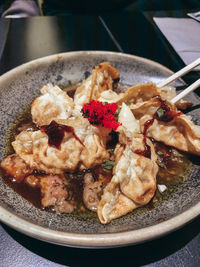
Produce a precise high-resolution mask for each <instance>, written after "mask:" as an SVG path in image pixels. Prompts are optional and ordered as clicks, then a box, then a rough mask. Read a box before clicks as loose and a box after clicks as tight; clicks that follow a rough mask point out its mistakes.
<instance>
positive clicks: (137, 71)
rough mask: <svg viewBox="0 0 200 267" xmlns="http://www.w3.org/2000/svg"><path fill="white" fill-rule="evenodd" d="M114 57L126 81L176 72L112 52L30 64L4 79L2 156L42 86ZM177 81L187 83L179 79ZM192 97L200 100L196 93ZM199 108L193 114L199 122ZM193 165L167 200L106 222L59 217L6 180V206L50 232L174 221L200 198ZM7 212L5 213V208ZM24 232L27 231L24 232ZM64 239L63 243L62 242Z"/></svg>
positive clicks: (0, 189)
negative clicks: (15, 124)
mask: <svg viewBox="0 0 200 267" xmlns="http://www.w3.org/2000/svg"><path fill="white" fill-rule="evenodd" d="M102 61H109V62H110V63H111V65H113V66H114V67H116V68H117V69H118V70H119V72H120V77H121V82H122V83H125V84H129V85H133V84H136V83H142V82H147V81H153V82H155V83H158V82H160V81H161V80H163V79H165V77H168V76H169V75H171V71H170V70H168V69H167V68H165V67H163V66H161V65H159V64H157V63H154V62H152V61H149V60H145V59H143V58H138V57H134V56H130V55H125V54H121V53H112V52H74V53H65V54H61V55H55V56H50V57H46V58H43V59H38V60H35V61H33V62H30V63H27V64H24V65H22V66H20V67H18V68H16V69H14V70H12V71H10V72H8V73H7V74H5V75H3V76H2V77H0V116H1V125H0V127H1V129H0V159H3V157H4V156H5V155H6V142H7V134H8V129H9V127H10V125H11V124H12V123H13V122H14V121H15V120H16V118H17V117H18V115H19V113H20V112H22V111H23V110H24V109H25V108H26V107H27V105H28V104H30V103H31V102H32V101H33V99H34V98H35V97H36V96H38V95H39V92H40V88H41V87H42V85H44V84H47V83H49V82H51V83H53V84H57V85H59V86H61V88H63V87H65V86H67V85H69V84H74V83H77V82H79V81H81V80H83V79H85V77H87V75H88V74H89V73H90V72H91V69H92V67H93V66H95V65H97V64H99V63H100V62H102ZM176 85H181V82H180V81H179V82H178V83H177V84H176ZM188 98H189V100H190V101H192V102H193V103H194V104H198V103H199V99H197V96H194V95H193V94H191V95H190V96H189V97H188ZM198 112H199V110H198V109H193V110H192V111H191V112H190V113H189V114H190V115H192V116H193V118H194V120H195V122H196V123H197V124H198V122H199V114H198ZM192 160H193V166H192V168H191V170H190V172H189V174H188V176H187V178H186V179H184V181H183V182H182V183H180V184H179V185H178V186H174V188H172V189H171V192H168V193H165V194H163V198H162V201H160V202H159V203H157V204H156V205H155V207H154V208H153V209H152V210H150V209H148V208H146V207H143V208H139V209H137V210H135V211H133V212H131V213H130V214H128V215H126V216H123V217H122V218H119V219H116V220H114V221H112V222H111V223H110V224H108V225H102V224H100V222H99V221H98V219H97V218H96V217H95V216H93V215H92V216H91V217H84V216H76V215H70V214H69V215H56V214H52V213H48V212H46V211H41V210H39V209H37V208H35V207H34V206H33V205H32V204H31V203H29V202H28V201H26V200H25V199H23V198H22V197H21V196H19V195H18V194H16V193H15V192H14V191H13V190H12V189H10V188H9V187H8V186H7V185H6V184H5V183H4V181H3V180H2V179H1V178H0V206H1V207H3V208H4V209H6V210H7V211H8V212H9V213H10V214H13V215H15V216H17V217H18V218H19V219H20V218H21V219H24V220H26V221H28V222H31V223H32V224H33V225H37V226H41V227H42V228H44V230H46V231H48V229H50V230H55V231H61V232H63V233H64V234H66V235H67V234H80V235H90V234H95V235H99V234H110V233H123V232H127V231H132V230H138V231H139V230H140V229H142V228H144V227H148V226H153V225H157V224H158V223H159V222H160V220H161V219H162V220H164V221H166V220H169V219H171V218H173V217H175V216H177V215H179V214H181V213H183V212H185V211H187V210H189V209H190V208H192V207H193V206H195V205H196V204H197V203H199V202H200V180H199V177H198V176H199V175H198V172H199V169H200V168H199V162H198V161H199V160H198V159H197V158H195V157H193V158H192ZM0 212H2V211H0ZM22 231H23V230H22ZM58 243H59V241H58Z"/></svg>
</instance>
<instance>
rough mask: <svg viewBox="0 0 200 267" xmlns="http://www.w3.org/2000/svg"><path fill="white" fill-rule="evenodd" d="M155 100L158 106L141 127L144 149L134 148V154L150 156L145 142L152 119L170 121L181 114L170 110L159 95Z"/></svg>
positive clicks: (148, 147) (149, 150)
mask: <svg viewBox="0 0 200 267" xmlns="http://www.w3.org/2000/svg"><path fill="white" fill-rule="evenodd" d="M155 98H156V100H157V101H159V102H160V107H159V108H158V109H157V111H156V112H155V114H154V115H153V118H152V119H150V120H148V121H146V122H145V124H144V129H143V135H144V138H143V143H144V150H139V149H137V150H135V151H134V152H135V153H136V154H139V155H141V156H144V157H146V158H151V148H150V146H149V145H148V144H147V137H146V135H147V131H148V129H149V127H150V126H151V125H152V124H153V122H154V120H155V119H156V120H158V121H164V122H170V121H172V120H173V119H174V118H175V117H178V116H180V115H181V114H182V112H176V111H174V110H172V109H171V108H170V107H169V106H168V105H167V103H166V101H165V100H163V99H162V98H161V97H160V96H156V97H155Z"/></svg>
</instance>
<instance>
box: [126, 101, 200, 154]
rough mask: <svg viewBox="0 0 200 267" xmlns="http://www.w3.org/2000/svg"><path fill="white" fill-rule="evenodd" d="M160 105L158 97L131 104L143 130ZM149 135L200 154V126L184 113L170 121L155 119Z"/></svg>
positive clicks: (181, 148) (173, 109) (171, 105)
mask: <svg viewBox="0 0 200 267" xmlns="http://www.w3.org/2000/svg"><path fill="white" fill-rule="evenodd" d="M166 103H167V105H168V106H169V107H170V109H171V110H172V111H173V112H175V113H178V112H179V111H178V110H177V108H176V107H175V105H173V104H171V103H169V102H166ZM159 107H160V103H159V101H157V99H156V98H152V99H151V100H149V101H146V102H144V103H139V104H136V105H131V106H130V108H131V110H132V112H133V114H134V116H135V118H136V119H137V120H139V123H140V128H141V131H143V129H144V125H145V123H146V122H147V121H148V120H151V119H152V118H153V116H154V114H155V112H156V111H157V110H158V109H159ZM147 136H149V137H152V138H154V139H155V140H156V141H160V142H163V143H164V144H166V145H168V146H173V147H175V148H177V149H179V150H181V151H185V152H188V153H192V154H196V155H200V126H197V125H195V124H194V123H193V122H192V121H191V119H190V118H189V117H188V116H186V115H185V114H183V113H181V115H179V116H175V117H174V118H173V119H172V120H171V121H169V122H164V121H159V120H157V119H154V122H153V124H152V125H151V126H150V127H149V128H148V130H147Z"/></svg>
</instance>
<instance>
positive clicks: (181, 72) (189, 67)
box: [157, 58, 200, 90]
mask: <svg viewBox="0 0 200 267" xmlns="http://www.w3.org/2000/svg"><path fill="white" fill-rule="evenodd" d="M198 65H200V58H198V59H196V60H195V61H193V62H192V63H190V64H189V65H187V66H185V67H184V68H183V69H181V70H179V71H177V72H176V73H174V74H173V75H171V76H170V77H169V78H167V79H166V80H164V81H162V82H161V83H159V84H158V85H157V87H159V88H161V87H163V86H166V85H168V84H169V83H171V82H173V81H174V80H176V79H177V78H180V77H181V76H183V75H184V74H186V73H188V72H189V71H191V70H192V69H194V68H195V67H197V66H198ZM193 90H194V89H193Z"/></svg>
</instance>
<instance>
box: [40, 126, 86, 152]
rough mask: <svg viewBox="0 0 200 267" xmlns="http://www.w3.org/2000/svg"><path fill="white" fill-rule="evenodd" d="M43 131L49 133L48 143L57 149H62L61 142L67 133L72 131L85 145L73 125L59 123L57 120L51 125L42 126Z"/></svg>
mask: <svg viewBox="0 0 200 267" xmlns="http://www.w3.org/2000/svg"><path fill="white" fill-rule="evenodd" d="M40 129H41V131H42V132H44V133H46V134H47V135H48V144H49V146H55V147H56V148H57V149H61V143H62V140H63V138H64V135H65V133H69V132H71V133H72V134H73V136H74V137H75V138H76V140H78V141H79V143H81V145H83V146H84V144H83V143H82V142H81V140H80V139H79V138H78V136H76V134H75V133H74V128H73V127H71V126H67V125H63V124H58V123H57V122H55V121H52V122H51V123H50V124H49V125H44V126H41V128H40Z"/></svg>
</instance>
